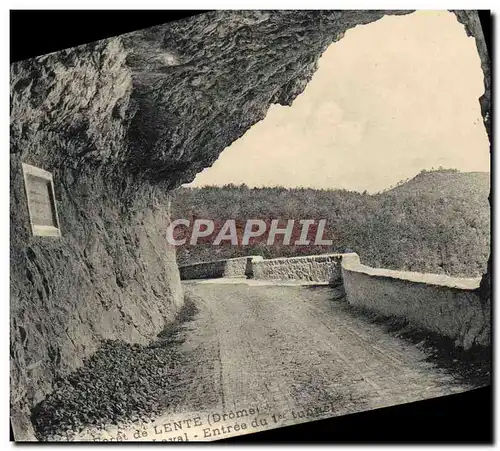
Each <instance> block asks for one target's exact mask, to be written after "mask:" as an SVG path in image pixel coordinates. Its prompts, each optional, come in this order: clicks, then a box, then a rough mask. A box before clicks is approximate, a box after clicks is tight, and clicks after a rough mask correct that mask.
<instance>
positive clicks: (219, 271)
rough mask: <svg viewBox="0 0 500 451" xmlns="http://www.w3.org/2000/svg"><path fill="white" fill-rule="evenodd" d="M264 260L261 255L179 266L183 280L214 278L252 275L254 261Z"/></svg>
mask: <svg viewBox="0 0 500 451" xmlns="http://www.w3.org/2000/svg"><path fill="white" fill-rule="evenodd" d="M259 259H260V260H262V257H259V256H246V257H238V258H229V259H227V260H214V261H211V262H201V263H195V264H193V265H184V266H180V267H179V272H180V276H181V280H190V279H212V278H219V277H252V275H253V265H252V261H254V260H255V261H257V260H259Z"/></svg>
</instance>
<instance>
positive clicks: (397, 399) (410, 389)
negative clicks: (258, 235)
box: [74, 279, 474, 441]
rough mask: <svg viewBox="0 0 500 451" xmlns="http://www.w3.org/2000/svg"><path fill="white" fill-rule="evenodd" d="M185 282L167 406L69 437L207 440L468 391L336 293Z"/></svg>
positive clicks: (425, 351) (317, 288) (418, 349)
mask: <svg viewBox="0 0 500 451" xmlns="http://www.w3.org/2000/svg"><path fill="white" fill-rule="evenodd" d="M184 287H185V290H186V293H187V295H188V296H189V298H190V299H191V300H193V301H194V302H195V304H196V307H197V310H198V313H197V314H196V316H195V317H194V319H193V320H192V321H190V322H188V323H186V324H185V326H184V328H183V331H182V340H181V341H183V342H182V344H180V345H179V346H180V348H181V349H180V350H181V351H182V352H183V353H184V354H185V355H186V356H187V359H186V363H185V372H183V373H182V374H185V377H182V376H181V377H180V378H179V381H178V383H177V389H176V390H178V393H176V395H175V396H173V398H172V399H173V402H172V403H170V404H169V405H168V406H166V407H165V413H164V414H162V415H157V416H155V417H154V418H152V419H151V421H150V422H143V423H140V424H137V423H135V424H134V425H133V426H130V425H120V426H110V427H108V428H107V431H106V432H105V433H103V432H102V431H101V432H96V431H92V430H90V429H89V430H86V431H84V432H83V433H82V434H79V435H78V436H77V437H74V439H77V440H82V439H84V440H85V439H89V437H94V439H95V440H115V439H116V438H118V439H123V440H157V441H161V440H169V441H170V440H186V439H187V440H190V441H192V440H215V439H220V438H225V437H230V436H234V435H240V434H242V433H250V432H254V431H259V430H264V429H270V428H275V427H279V426H285V425H291V424H296V423H301V422H305V421H311V420H315V419H320V418H326V417H331V416H337V415H344V414H349V413H354V412H359V411H363V410H368V409H374V408H379V407H386V406H391V405H395V404H400V403H407V402H412V401H417V400H422V399H427V398H432V397H436V396H442V395H448V394H452V393H457V392H461V391H465V390H467V389H471V388H474V387H473V386H472V385H466V384H464V383H463V382H461V380H462V379H458V378H456V377H455V376H454V375H452V373H450V372H448V371H447V370H446V369H444V368H442V367H438V366H436V365H435V364H433V363H431V361H430V360H429V359H428V357H429V350H428V349H427V348H425V347H424V346H418V345H415V344H414V343H411V342H410V341H406V340H403V339H401V338H398V337H397V336H395V335H394V334H390V333H388V332H387V330H386V328H385V327H384V326H383V325H382V324H377V323H374V322H371V321H369V320H368V319H367V318H365V317H364V316H363V315H360V314H359V313H356V312H353V311H352V309H350V308H349V306H348V305H347V303H346V302H345V299H344V298H343V297H342V293H341V290H339V289H335V288H331V287H326V286H313V285H311V286H293V284H288V286H279V285H277V284H272V283H271V284H262V283H261V284H257V283H253V284H252V283H251V282H245V281H241V282H237V281H234V280H232V281H224V280H223V279H220V280H218V281H199V282H196V281H190V282H185V283H184ZM181 423H182V424H181ZM243 426H244V427H243Z"/></svg>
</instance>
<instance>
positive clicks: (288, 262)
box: [253, 254, 342, 284]
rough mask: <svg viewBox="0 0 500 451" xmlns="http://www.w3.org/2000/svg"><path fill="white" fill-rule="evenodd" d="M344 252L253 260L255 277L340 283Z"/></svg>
mask: <svg viewBox="0 0 500 451" xmlns="http://www.w3.org/2000/svg"><path fill="white" fill-rule="evenodd" d="M341 259H342V254H323V255H308V256H304V257H292V258H273V259H270V260H255V261H254V262H253V277H254V279H265V280H273V279H274V280H275V279H278V280H304V281H309V282H328V283H332V284H334V283H340V282H341V281H342V275H341V271H340V261H341Z"/></svg>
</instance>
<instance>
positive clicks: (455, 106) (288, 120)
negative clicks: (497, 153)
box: [184, 11, 490, 193]
mask: <svg viewBox="0 0 500 451" xmlns="http://www.w3.org/2000/svg"><path fill="white" fill-rule="evenodd" d="M483 91H484V87H483V75H482V71H481V66H480V59H479V56H478V53H477V50H476V47H475V41H474V38H471V37H467V35H466V34H465V31H464V28H463V26H462V25H461V24H460V23H459V22H458V21H457V19H456V17H455V15H454V14H452V13H449V12H447V11H418V12H415V13H412V14H410V15H406V16H387V17H384V18H382V19H381V20H379V21H377V22H374V23H371V24H368V25H362V26H357V27H355V28H353V29H350V30H348V31H347V32H346V33H345V36H344V38H342V39H341V40H340V41H339V42H336V43H333V44H332V45H330V46H329V48H328V49H327V50H326V51H325V53H324V54H323V55H322V57H321V59H320V60H319V68H318V70H317V72H316V73H315V75H314V77H313V79H312V80H311V81H310V83H309V84H308V85H307V87H306V89H305V90H304V92H303V93H302V94H301V95H300V96H299V97H297V99H296V100H295V101H294V103H293V104H292V106H290V107H286V106H280V105H272V106H271V107H270V109H269V111H268V114H267V116H266V117H265V119H264V120H262V121H261V122H259V123H257V124H255V125H254V126H253V127H251V128H250V129H249V130H248V131H247V133H246V134H245V135H244V136H243V137H242V138H240V139H238V140H237V141H235V142H234V143H232V144H231V146H229V147H227V148H226V149H225V150H224V151H223V152H222V154H221V155H220V156H219V158H218V160H217V161H216V162H215V163H214V165H213V166H212V167H210V168H207V169H205V170H203V171H202V172H200V173H199V174H198V175H197V177H196V179H195V180H194V181H193V182H192V183H190V184H186V185H184V186H205V185H224V184H227V183H234V184H241V183H246V184H247V185H248V186H250V187H254V186H259V187H260V186H276V185H281V186H285V187H298V186H303V187H313V188H325V189H330V188H331V189H333V188H344V189H348V190H354V191H360V192H362V191H364V190H367V191H368V192H371V193H373V192H377V191H380V190H383V189H386V188H389V187H390V186H392V185H395V184H396V183H397V182H398V181H400V180H404V179H406V178H411V177H413V176H415V175H416V174H417V173H418V172H420V171H421V170H422V169H431V168H432V167H434V168H438V167H439V166H443V167H444V168H454V169H458V170H460V171H463V172H466V171H467V172H468V171H489V170H490V155H489V145H488V138H487V135H486V131H485V130H484V126H483V123H482V118H481V111H480V107H479V102H478V98H479V97H480V96H481V94H482V93H483Z"/></svg>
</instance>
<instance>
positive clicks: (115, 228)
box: [10, 156, 183, 439]
mask: <svg viewBox="0 0 500 451" xmlns="http://www.w3.org/2000/svg"><path fill="white" fill-rule="evenodd" d="M28 161H30V162H32V161H31V160H30V159H28ZM11 176H12V185H11V209H12V212H13V214H12V215H11V248H10V253H11V273H10V279H11V310H10V315H11V316H10V318H11V320H10V321H11V322H10V324H11V326H10V327H11V329H10V333H11V345H10V353H11V372H10V375H11V401H12V404H13V406H14V407H13V412H19V413H18V421H25V418H26V413H27V410H28V409H29V408H30V407H32V406H33V405H34V404H36V403H37V402H39V401H41V400H42V399H43V398H44V396H45V395H46V394H47V393H48V392H50V391H51V386H52V382H53V380H54V378H55V377H57V375H59V374H64V373H67V372H70V371H72V370H74V369H75V368H76V367H78V366H80V365H81V363H82V359H83V358H85V357H86V356H89V355H90V354H92V353H93V352H94V351H95V350H96V349H97V348H98V346H99V344H100V342H101V340H102V339H103V338H106V339H120V340H124V341H127V342H138V343H146V342H148V341H149V340H150V339H152V338H154V337H155V336H156V335H157V334H158V332H160V331H161V330H162V328H163V326H164V324H165V322H167V321H169V320H172V319H173V317H174V314H175V313H176V311H177V309H178V308H179V307H180V306H181V304H182V302H183V298H182V291H181V287H180V279H179V274H178V271H177V267H176V263H175V252H174V250H173V249H172V248H169V247H167V241H166V229H167V226H168V221H169V217H168V201H167V199H166V196H164V198H162V199H161V202H160V201H159V198H158V197H157V195H155V194H154V191H152V190H151V188H148V187H147V186H142V187H141V189H140V190H139V191H138V192H137V193H136V194H135V196H134V197H132V195H131V197H129V198H128V199H127V203H120V202H117V199H119V196H118V194H117V193H116V192H115V191H113V188H112V187H110V186H107V184H106V182H105V181H104V180H103V179H102V178H98V177H96V178H88V179H87V178H86V177H85V178H82V180H80V181H79V182H78V183H77V184H73V185H66V182H67V178H66V177H65V176H64V175H63V174H62V173H58V174H56V175H55V191H56V196H57V197H58V201H57V205H58V213H59V220H60V226H61V231H62V237H61V238H56V237H38V236H32V235H31V230H30V223H29V218H28V210H27V203H26V194H25V190H24V182H23V176H22V169H21V164H20V158H19V157H17V156H14V157H13V158H12V159H11ZM13 419H14V422H15V421H16V420H17V419H16V413H14V418H13ZM16 429H17V430H24V429H26V428H24V427H17V428H16ZM18 439H20V438H19V437H18Z"/></svg>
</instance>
